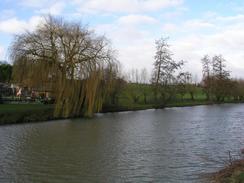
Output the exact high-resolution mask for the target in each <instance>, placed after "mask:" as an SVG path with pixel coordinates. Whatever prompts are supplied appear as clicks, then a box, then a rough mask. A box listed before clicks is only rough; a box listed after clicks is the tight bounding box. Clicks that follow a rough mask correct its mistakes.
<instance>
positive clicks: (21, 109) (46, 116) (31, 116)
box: [0, 100, 239, 125]
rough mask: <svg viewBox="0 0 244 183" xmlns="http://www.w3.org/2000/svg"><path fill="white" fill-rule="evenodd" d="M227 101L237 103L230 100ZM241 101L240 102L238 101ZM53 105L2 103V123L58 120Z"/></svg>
mask: <svg viewBox="0 0 244 183" xmlns="http://www.w3.org/2000/svg"><path fill="white" fill-rule="evenodd" d="M225 103H237V102H234V101H229V102H225ZM238 103H239V102H238ZM212 104H220V103H214V102H209V101H205V100H196V101H188V100H186V101H180V102H172V103H169V104H167V105H165V106H155V105H152V104H148V105H145V104H143V105H139V104H137V105H129V106H104V107H103V109H102V111H101V113H107V112H123V111H138V110H146V109H160V108H166V107H190V106H198V105H212ZM53 110H54V106H53V105H44V104H0V125H6V124H19V123H30V122H40V121H49V120H56V119H57V118H54V117H53Z"/></svg>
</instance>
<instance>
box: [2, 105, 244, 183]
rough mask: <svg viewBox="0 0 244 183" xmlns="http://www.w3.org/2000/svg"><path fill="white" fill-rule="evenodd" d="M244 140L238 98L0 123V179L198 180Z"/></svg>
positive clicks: (242, 107) (243, 109) (243, 113)
mask: <svg viewBox="0 0 244 183" xmlns="http://www.w3.org/2000/svg"><path fill="white" fill-rule="evenodd" d="M243 147H244V105H243V104H224V105H212V106H197V107H184V108H167V109H160V110H145V111H137V112H121V113H107V114H97V115H96V116H95V117H94V118H92V119H73V120H59V121H51V122H43V123H33V124H20V125H9V126H1V127H0V182H25V183H28V182H30V183H32V182H35V183H39V182H40V183H41V182H50V183H55V182H57V183H62V182H65V183H66V182H104V183H107V182H111V183H114V182H138V183H141V182H166V183H167V182H176V183H178V182H201V181H203V180H204V179H203V176H202V175H204V174H206V173H210V172H214V171H216V170H218V169H220V168H221V167H222V166H224V162H225V161H228V151H231V152H232V154H233V156H234V154H237V153H238V152H239V150H240V149H241V148H243Z"/></svg>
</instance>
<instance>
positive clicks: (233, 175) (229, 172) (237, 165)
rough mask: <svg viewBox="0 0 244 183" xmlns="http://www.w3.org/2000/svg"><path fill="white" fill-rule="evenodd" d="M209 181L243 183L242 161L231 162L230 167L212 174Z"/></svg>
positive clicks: (243, 168)
mask: <svg viewBox="0 0 244 183" xmlns="http://www.w3.org/2000/svg"><path fill="white" fill-rule="evenodd" d="M211 179H212V182H213V183H243V182H244V159H240V160H236V161H234V162H232V164H231V165H229V166H227V167H225V168H224V169H222V170H220V171H218V172H217V173H214V174H213V176H212V177H211Z"/></svg>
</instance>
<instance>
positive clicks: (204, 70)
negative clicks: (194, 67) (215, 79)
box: [201, 55, 212, 100]
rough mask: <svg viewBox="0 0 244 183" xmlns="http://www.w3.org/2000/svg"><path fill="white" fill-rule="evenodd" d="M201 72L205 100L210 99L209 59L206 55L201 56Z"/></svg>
mask: <svg viewBox="0 0 244 183" xmlns="http://www.w3.org/2000/svg"><path fill="white" fill-rule="evenodd" d="M201 61H202V73H203V80H202V81H203V88H204V91H205V93H206V96H207V100H209V99H210V93H211V86H212V82H211V81H212V77H211V59H210V57H209V56H208V55H205V56H204V57H203V58H202V60H201Z"/></svg>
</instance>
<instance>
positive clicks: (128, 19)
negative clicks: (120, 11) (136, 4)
mask: <svg viewBox="0 0 244 183" xmlns="http://www.w3.org/2000/svg"><path fill="white" fill-rule="evenodd" d="M118 23H119V24H123V25H133V26H136V25H138V24H156V23H158V21H157V20H156V19H155V18H153V17H150V16H146V15H136V14H134V15H133V14H132V15H127V16H122V17H120V18H119V19H118Z"/></svg>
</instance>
